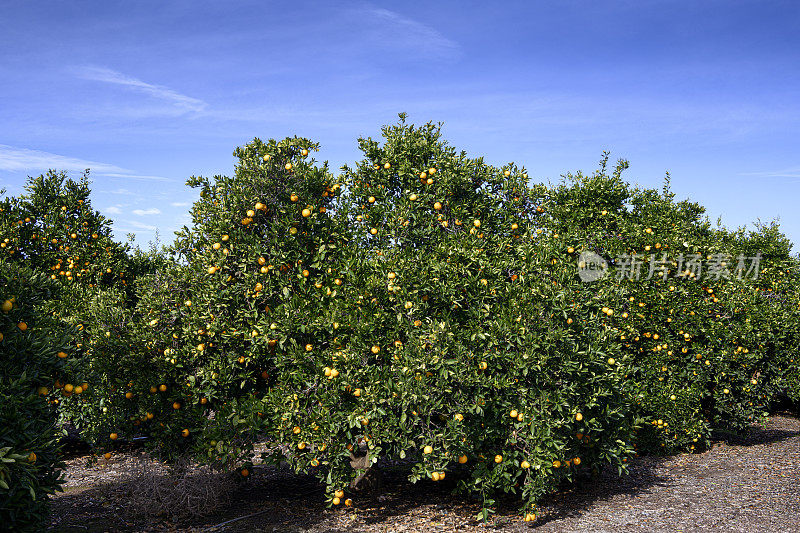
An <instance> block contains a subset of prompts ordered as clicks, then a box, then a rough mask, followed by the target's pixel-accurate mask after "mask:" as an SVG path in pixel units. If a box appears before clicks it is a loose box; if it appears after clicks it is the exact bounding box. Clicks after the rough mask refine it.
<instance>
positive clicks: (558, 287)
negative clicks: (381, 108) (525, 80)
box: [279, 116, 632, 518]
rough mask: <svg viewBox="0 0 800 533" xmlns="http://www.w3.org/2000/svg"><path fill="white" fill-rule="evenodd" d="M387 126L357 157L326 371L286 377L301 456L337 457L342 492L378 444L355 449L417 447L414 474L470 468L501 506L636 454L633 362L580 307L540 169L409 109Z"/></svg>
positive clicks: (470, 476) (475, 483) (329, 471)
mask: <svg viewBox="0 0 800 533" xmlns="http://www.w3.org/2000/svg"><path fill="white" fill-rule="evenodd" d="M383 137H384V139H383V143H378V142H377V141H374V140H372V139H362V140H361V141H360V148H361V150H362V151H363V152H364V156H365V158H364V159H363V160H362V161H361V162H360V163H359V164H358V165H357V166H356V167H355V168H344V169H343V170H344V180H345V182H346V185H347V194H346V195H345V198H344V201H343V204H342V205H341V208H340V214H341V216H342V217H344V218H345V219H346V220H347V221H348V223H349V227H350V229H351V231H352V233H353V235H352V237H351V246H352V247H353V248H354V252H351V254H352V255H353V257H354V259H353V262H352V263H351V264H352V266H350V268H349V270H348V271H346V273H345V274H346V275H344V276H343V278H342V279H343V284H342V288H343V289H342V290H343V291H344V292H343V299H344V300H345V302H346V303H347V305H345V306H341V307H338V308H336V309H334V310H333V313H335V314H334V317H335V320H336V323H335V324H338V329H337V331H338V342H337V343H336V344H335V345H334V346H333V347H332V349H331V350H328V351H327V353H326V354H325V356H324V359H323V360H322V361H319V360H318V362H317V364H318V367H317V369H316V377H315V376H313V375H309V376H308V377H307V378H306V379H308V380H309V381H311V382H312V383H320V385H319V386H316V387H314V388H310V387H306V389H305V390H306V391H307V392H306V393H305V394H303V395H300V394H298V395H297V396H292V395H291V394H289V391H285V392H284V397H285V398H287V401H286V402H285V404H284V406H283V409H282V413H281V414H282V421H283V425H282V426H281V427H282V428H283V432H282V434H281V435H280V438H279V440H281V441H282V442H286V441H288V442H291V446H290V450H291V453H289V454H288V456H289V458H290V461H291V462H292V463H293V464H295V465H296V467H298V468H301V469H303V468H306V467H308V466H316V465H322V466H323V467H324V468H323V469H322V470H321V471H320V475H321V476H322V477H323V478H324V479H325V480H326V481H327V483H328V486H329V499H330V501H331V502H332V503H334V504H338V503H340V502H341V501H342V498H343V497H344V496H343V494H344V492H345V489H346V488H347V486H348V484H349V482H350V481H351V480H352V479H353V477H355V476H356V474H357V472H354V471H353V470H352V468H351V465H350V461H351V460H352V459H353V457H352V455H356V456H358V455H361V456H365V455H366V457H367V460H366V461H364V460H362V461H360V462H358V461H357V462H356V463H355V464H358V465H359V466H361V467H366V466H368V465H370V464H373V463H374V462H375V461H377V460H378V459H379V458H381V457H390V458H405V459H407V460H410V461H411V462H412V463H411V464H412V465H413V466H412V470H411V474H410V479H411V480H412V481H418V480H420V479H421V478H430V479H432V480H434V481H437V480H441V479H444V478H445V476H446V475H447V473H448V472H453V473H454V474H455V475H458V476H460V478H461V481H460V484H459V485H460V487H461V489H463V490H466V491H471V492H476V493H478V494H481V495H482V496H483V498H484V503H485V508H484V510H483V513H484V515H485V513H487V512H489V507H490V506H491V504H492V503H493V499H492V498H493V495H494V494H495V493H496V492H497V491H505V492H516V493H520V494H521V495H522V496H523V498H524V501H525V507H526V515H527V516H528V518H531V517H532V516H533V510H534V506H535V503H536V501H537V500H539V499H540V498H541V497H542V496H543V495H544V494H546V493H548V492H549V491H552V490H553V489H554V488H555V487H557V486H558V484H559V483H560V482H562V481H564V480H570V479H574V477H575V476H576V475H578V474H579V473H580V472H588V473H591V472H592V471H595V472H597V471H598V469H599V468H600V467H601V466H602V465H604V464H606V465H607V464H612V465H614V466H615V467H618V468H620V469H622V468H623V466H624V462H625V461H626V460H627V456H628V455H629V454H630V453H632V448H631V445H630V437H631V434H632V433H631V432H632V421H631V417H630V416H629V414H630V410H629V406H628V400H627V397H626V395H625V394H624V390H625V380H624V374H623V371H622V370H621V367H620V366H619V365H617V364H616V362H615V361H614V358H613V357H610V356H609V354H608V353H607V348H608V346H609V342H610V340H611V339H610V338H609V337H608V333H607V329H606V328H604V327H603V326H602V325H599V324H594V323H591V322H586V321H582V320H579V319H578V316H577V315H576V316H575V318H570V312H571V311H570V305H571V302H570V299H569V296H568V294H569V293H570V291H571V290H575V289H579V288H580V287H579V286H578V285H577V283H576V282H575V280H574V279H573V278H572V277H570V276H566V275H564V274H563V272H559V271H557V270H555V269H554V268H553V263H552V261H553V260H555V261H558V259H556V257H561V256H563V254H560V253H558V250H556V248H555V246H556V244H555V243H557V242H558V241H557V239H554V238H553V236H552V235H549V234H544V233H542V229H541V224H539V222H538V221H539V218H540V217H541V216H542V213H543V210H542V208H541V206H538V205H536V203H534V201H533V200H532V194H531V193H530V191H528V188H527V185H526V181H527V175H526V174H525V172H524V170H523V169H518V168H517V167H515V166H514V165H508V166H506V167H504V168H502V169H498V168H494V167H491V166H489V165H486V164H485V163H483V161H482V160H481V159H472V158H468V157H467V156H466V155H465V154H464V153H458V152H457V151H456V150H455V149H454V148H452V147H450V146H449V145H448V144H447V143H446V142H445V141H444V140H443V139H441V136H440V130H439V128H438V127H436V126H434V125H432V124H427V125H425V126H422V127H419V128H416V127H414V126H412V125H408V124H406V123H405V121H404V117H402V116H401V121H400V122H399V123H398V124H397V125H395V126H391V127H385V128H383ZM356 252H357V253H356ZM336 313H343V314H336ZM289 400H290V401H289ZM282 455H286V454H282Z"/></svg>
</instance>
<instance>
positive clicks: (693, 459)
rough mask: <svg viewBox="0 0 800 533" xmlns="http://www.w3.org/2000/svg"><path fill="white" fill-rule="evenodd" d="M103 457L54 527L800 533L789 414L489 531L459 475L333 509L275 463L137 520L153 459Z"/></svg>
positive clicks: (799, 432)
mask: <svg viewBox="0 0 800 533" xmlns="http://www.w3.org/2000/svg"><path fill="white" fill-rule="evenodd" d="M91 459H92V456H91V455H90V454H88V453H86V452H85V451H84V452H80V453H78V454H76V456H74V457H72V458H70V459H69V460H68V461H67V464H68V467H67V483H66V486H65V492H64V493H61V494H59V495H57V496H56V497H54V498H53V502H52V503H53V505H52V517H51V527H50V529H49V531H53V532H66V531H82V532H87V531H88V532H101V531H114V532H117V531H120V532H127V531H152V532H212V531H214V532H250V531H303V532H314V533H316V532H323V531H325V532H327V531H333V532H345V531H347V532H370V533H371V532H390V531H391V532H395V531H404V532H416V531H420V532H423V531H424V532H429V531H468V532H469V531H487V530H494V531H503V532H512V531H536V532H540V533H544V532H556V531H587V532H588V531H591V532H614V533H622V532H657V531H671V532H673V531H684V532H694V531H730V532H751V531H759V532H773V531H774V532H800V419H798V418H797V417H796V416H794V415H791V414H789V413H778V414H775V415H774V416H772V417H771V419H770V421H769V422H768V423H767V425H766V427H761V426H753V427H752V428H751V430H750V431H749V433H748V434H747V435H746V436H745V437H733V436H725V435H719V436H718V438H717V439H716V440H715V442H714V445H713V446H712V447H711V449H710V450H708V451H707V452H705V453H700V454H691V455H689V454H685V455H678V456H673V457H637V458H635V459H634V460H633V461H632V462H631V465H630V474H629V475H627V476H623V477H618V476H617V475H616V473H612V472H607V473H603V474H602V475H601V476H600V478H599V479H595V480H592V481H587V482H586V483H584V484H581V485H579V486H576V487H573V488H571V489H570V490H569V491H565V492H562V493H558V494H554V495H552V496H551V497H549V498H548V499H547V500H546V501H545V502H543V504H542V506H541V507H542V511H541V513H540V516H539V518H538V520H537V521H536V522H534V523H525V522H523V521H521V519H520V517H519V515H518V514H517V507H518V502H515V501H513V500H504V501H502V502H501V503H500V505H499V507H498V509H497V513H495V514H494V515H492V516H491V517H490V519H489V521H488V522H487V523H485V524H484V523H482V522H481V521H479V520H477V519H476V518H475V515H476V514H477V513H478V511H479V510H480V507H481V505H480V501H478V500H471V499H469V498H468V497H465V496H453V495H452V494H451V491H452V489H453V488H454V486H455V483H456V480H455V479H450V476H448V478H447V480H446V481H444V482H438V483H435V482H432V481H424V482H420V483H417V484H416V485H412V484H410V483H408V481H406V480H405V474H404V473H403V472H402V471H401V469H396V468H388V469H387V470H386V471H385V472H384V477H385V482H384V484H383V492H382V493H380V494H379V495H374V496H369V497H367V496H364V497H357V498H354V506H353V507H351V508H337V509H328V508H327V507H326V504H325V498H324V488H323V487H322V486H321V485H320V484H319V483H318V482H317V481H316V479H314V478H312V477H308V476H299V475H297V474H294V473H292V472H290V471H287V470H282V469H277V468H274V467H266V466H256V467H255V468H254V472H253V474H252V476H251V477H250V479H249V480H248V481H246V482H244V483H240V484H238V485H237V486H236V488H235V489H234V490H233V491H232V492H231V493H230V498H229V501H228V503H227V504H226V505H223V506H221V507H220V508H219V510H218V511H216V512H215V513H214V514H211V515H208V516H205V517H199V518H189V519H185V520H181V521H177V522H174V521H170V520H169V519H168V518H167V517H151V516H148V515H147V514H146V513H142V512H139V513H135V514H131V513H129V512H126V510H128V509H129V506H130V505H131V503H130V497H131V494H132V492H133V491H132V487H133V486H134V484H135V483H136V481H135V479H134V476H135V474H136V472H137V471H140V468H141V463H140V461H142V460H144V461H149V462H151V463H153V464H155V462H154V461H153V460H152V459H151V458H149V457H147V456H146V455H143V454H142V452H141V451H140V450H137V449H135V448H131V449H128V450H123V451H119V452H117V453H115V454H114V455H113V456H112V458H111V459H110V460H105V459H103V458H101V459H100V460H99V461H97V462H95V463H94V464H88V463H91ZM453 477H455V476H453Z"/></svg>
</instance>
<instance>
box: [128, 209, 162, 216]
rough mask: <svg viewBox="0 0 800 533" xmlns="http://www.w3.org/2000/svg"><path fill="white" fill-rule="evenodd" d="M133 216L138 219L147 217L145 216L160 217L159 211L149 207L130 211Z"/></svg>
mask: <svg viewBox="0 0 800 533" xmlns="http://www.w3.org/2000/svg"><path fill="white" fill-rule="evenodd" d="M132 213H133V214H134V215H138V216H140V217H142V216H147V215H160V214H161V210H159V209H156V208H155V207H151V208H150V209H134V210H133V211H132Z"/></svg>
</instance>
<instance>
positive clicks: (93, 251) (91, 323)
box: [0, 170, 152, 440]
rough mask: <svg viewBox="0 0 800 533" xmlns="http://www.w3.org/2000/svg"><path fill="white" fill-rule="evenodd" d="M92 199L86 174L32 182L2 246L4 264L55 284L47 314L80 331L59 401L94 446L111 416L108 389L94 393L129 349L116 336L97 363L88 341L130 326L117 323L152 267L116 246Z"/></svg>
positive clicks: (14, 204) (13, 203) (52, 175)
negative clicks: (101, 421)
mask: <svg viewBox="0 0 800 533" xmlns="http://www.w3.org/2000/svg"><path fill="white" fill-rule="evenodd" d="M90 193H91V190H90V187H89V179H88V174H84V175H83V176H82V177H81V178H80V179H79V180H73V179H71V178H69V177H68V176H67V175H66V174H65V173H64V172H56V171H52V170H51V171H48V172H47V173H45V174H42V175H40V176H38V177H32V178H29V179H28V182H27V184H26V186H25V191H24V193H23V194H22V195H20V196H19V197H16V198H9V199H8V202H9V206H10V209H12V210H13V212H14V218H15V220H12V221H11V224H10V226H9V228H8V231H7V232H6V235H5V236H4V238H3V242H2V243H0V246H2V247H3V250H2V252H4V254H3V255H4V257H5V258H6V260H8V261H11V262H15V263H18V264H23V263H24V264H25V265H26V266H28V267H30V268H31V269H32V270H33V271H35V272H40V273H43V274H46V275H47V276H48V277H49V278H50V279H51V280H52V281H53V282H54V283H55V285H54V290H53V292H52V293H51V297H50V298H49V300H48V301H47V303H46V312H47V313H48V314H51V315H52V316H54V317H56V318H58V319H60V320H62V321H64V322H65V323H68V324H71V325H72V326H75V328H76V332H77V336H76V337H75V339H74V343H73V345H72V348H71V349H70V350H68V351H67V352H66V353H67V354H68V357H69V359H70V360H74V361H75V362H76V364H75V366H74V372H73V373H72V382H66V381H63V380H58V381H57V387H56V388H57V389H59V390H58V391H57V392H58V397H56V398H54V399H55V401H56V402H57V403H59V406H60V414H61V416H62V418H63V419H65V420H70V421H72V422H74V423H75V424H76V425H77V426H78V427H79V428H80V429H81V430H84V431H86V437H87V438H89V439H90V440H93V434H92V432H93V431H94V428H96V427H97V424H96V422H95V420H96V418H97V416H99V415H98V413H102V412H103V409H106V411H108V406H107V405H106V403H105V397H106V394H107V390H108V389H107V387H99V388H95V385H101V384H104V383H103V382H104V381H107V380H104V379H103V376H107V375H109V374H111V373H114V372H115V368H116V366H117V364H118V362H117V359H119V358H120V357H123V356H124V354H125V353H126V352H127V351H128V349H129V347H128V346H127V345H124V346H121V345H120V338H119V337H118V336H115V337H114V339H113V341H114V342H113V343H112V342H109V343H108V344H107V345H103V346H101V348H107V349H108V352H107V353H105V354H102V355H100V356H99V357H96V356H97V355H98V354H97V352H98V348H96V347H95V348H93V349H91V350H89V348H90V346H91V345H92V344H96V343H90V342H89V340H90V338H91V336H92V335H93V334H96V335H106V334H107V335H108V336H110V329H111V328H112V326H113V327H114V328H115V329H119V325H120V324H123V323H124V322H125V321H124V320H119V318H120V317H119V316H117V315H119V314H120V313H129V312H130V309H131V308H132V307H133V305H134V304H135V300H134V294H133V282H134V279H135V277H136V275H137V274H138V273H139V272H142V273H143V272H146V271H148V270H149V269H151V268H152V265H151V264H150V262H149V261H148V260H147V258H145V260H142V258H141V257H140V258H139V260H136V261H135V260H132V258H131V257H130V256H129V249H128V247H127V246H126V245H121V244H119V243H117V242H115V241H114V240H113V238H112V232H111V221H110V220H108V219H106V218H105V217H103V216H102V215H101V214H100V213H99V212H97V211H95V210H93V209H92V205H91V199H90ZM105 315H109V316H105ZM104 318H105V320H104ZM65 387H66V388H65Z"/></svg>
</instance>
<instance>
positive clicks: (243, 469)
mask: <svg viewBox="0 0 800 533" xmlns="http://www.w3.org/2000/svg"><path fill="white" fill-rule="evenodd" d="M239 472H240V473H241V474H242V477H247V476H249V475H250V471H249V470H248V469H246V468H242V469H241V470H240V471H239Z"/></svg>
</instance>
